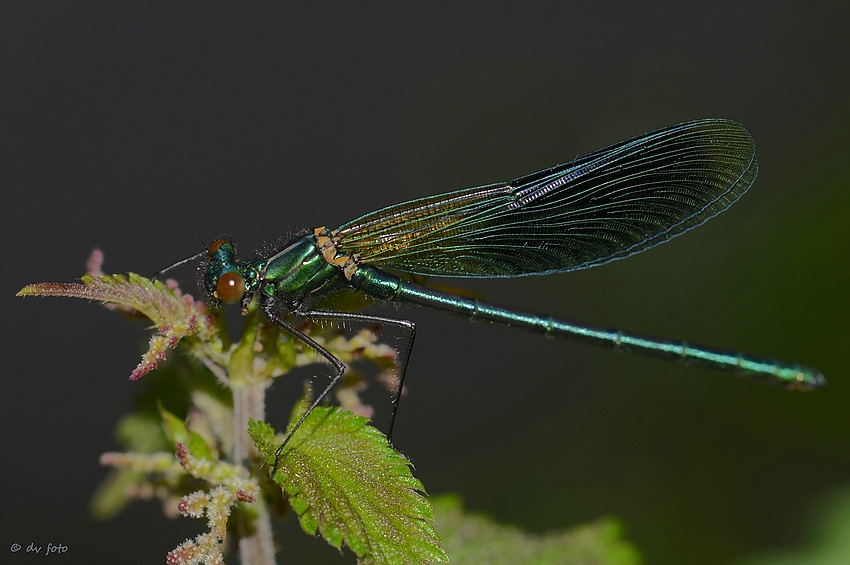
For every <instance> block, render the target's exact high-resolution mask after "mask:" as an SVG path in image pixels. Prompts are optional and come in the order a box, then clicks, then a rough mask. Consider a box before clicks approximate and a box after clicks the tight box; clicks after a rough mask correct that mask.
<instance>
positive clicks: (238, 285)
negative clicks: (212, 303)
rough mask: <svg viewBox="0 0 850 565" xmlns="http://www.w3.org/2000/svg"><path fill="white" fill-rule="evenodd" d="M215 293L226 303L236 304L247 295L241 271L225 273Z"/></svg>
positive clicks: (219, 280) (219, 279)
mask: <svg viewBox="0 0 850 565" xmlns="http://www.w3.org/2000/svg"><path fill="white" fill-rule="evenodd" d="M210 247H212V246H210ZM215 293H216V295H217V296H218V299H219V300H221V301H222V302H224V303H225V304H236V303H237V302H239V301H240V300H242V297H243V296H245V281H244V280H243V279H242V277H241V276H240V275H239V273H234V272H233V271H230V272H227V273H224V274H223V275H221V276H220V277H219V278H218V283H217V284H216V285H215Z"/></svg>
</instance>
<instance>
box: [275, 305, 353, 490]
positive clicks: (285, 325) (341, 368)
mask: <svg viewBox="0 0 850 565" xmlns="http://www.w3.org/2000/svg"><path fill="white" fill-rule="evenodd" d="M273 305H274V303H273V302H272V301H268V302H267V303H266V304H263V305H262V309H263V312H264V313H265V315H266V316H267V317H268V319H269V320H271V321H272V323H274V324H275V325H276V326H277V327H279V328H280V329H282V330H284V331H287V332H289V333H290V334H292V335H293V336H295V337H297V338H298V339H300V340H301V341H303V342H304V343H306V344H307V345H309V346H310V347H312V348H313V349H315V350H316V351H317V352H318V353H319V354H320V355H321V356H322V357H324V358H325V359H327V360H328V361H329V362H330V363H331V365H333V366H334V369H336V375H335V376H334V377H333V378H332V379H331V382H330V383H328V385H327V386H326V387H325V388H324V390H322V392H321V393H320V394H319V395H318V396H317V397H316V398H315V399H314V400H313V403H312V404H311V405H310V407H309V408H308V409H307V410H306V411H305V412H304V414H302V415H301V418H300V419H299V420H298V422H296V424H295V426H294V427H293V428H292V429H291V430H290V431H289V433H288V434H286V437H285V438H284V439H283V443H281V444H280V447H278V448H277V451H275V454H274V467H272V472H271V477H272V480H274V474H275V472H276V471H277V467H278V463H279V462H280V455H281V453H283V448H284V447H285V446H286V444H287V443H289V440H291V439H292V436H293V435H295V432H296V431H298V428H300V427H301V424H303V423H304V420H306V419H307V416H309V415H310V413H311V412H312V411H313V410H315V409H316V406H318V405H319V403H320V402H321V401H322V400H323V399H324V398H325V396H327V394H328V392H330V390H331V389H332V388H333V387H334V385H336V383H337V382H339V379H341V378H342V374H343V373H344V372H345V364H344V363H343V362H342V361H340V360H339V359H337V358H336V357H334V355H333V354H332V353H331V352H330V351H328V350H327V349H325V348H324V347H322V346H321V345H319V344H318V343H316V341H315V340H314V339H313V338H311V337H310V336H308V335H307V334H305V333H304V332H302V331H301V330H299V329H298V328H296V327H295V326H293V325H292V324H290V323H289V322H287V321H286V320H284V319H283V318H282V317H281V316H280V315H279V314H277V313H276V312H274V311H272V307H273Z"/></svg>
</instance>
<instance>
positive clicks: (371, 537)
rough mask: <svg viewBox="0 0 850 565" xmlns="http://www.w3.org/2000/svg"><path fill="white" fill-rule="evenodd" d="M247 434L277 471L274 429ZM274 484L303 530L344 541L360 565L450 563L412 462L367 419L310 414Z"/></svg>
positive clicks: (319, 411) (260, 427)
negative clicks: (289, 505) (414, 475)
mask: <svg viewBox="0 0 850 565" xmlns="http://www.w3.org/2000/svg"><path fill="white" fill-rule="evenodd" d="M299 413H300V412H299V411H297V410H296V411H295V413H294V416H295V417H297V416H298V415H299ZM294 421H295V420H293V422H294ZM291 425H292V424H290V426H291ZM248 433H249V434H250V435H251V437H252V438H253V440H254V443H255V444H256V446H257V448H258V449H259V451H260V453H261V455H262V457H263V459H264V460H265V462H266V463H267V464H268V465H269V466H272V465H274V454H275V450H276V449H277V447H278V445H279V443H280V442H279V440H278V439H276V438H275V436H274V430H272V428H271V427H270V426H269V425H268V424H265V423H263V422H255V421H253V420H252V421H251V423H250V425H249V428H248ZM274 479H275V481H276V482H277V483H278V484H280V485H281V487H282V488H283V490H284V492H285V493H286V494H287V495H289V498H290V504H291V505H292V508H293V510H295V512H296V513H297V514H298V517H299V520H300V521H301V527H302V528H303V529H304V531H305V532H307V533H308V534H311V535H315V533H316V531H317V530H318V532H319V533H320V534H321V535H322V537H323V538H325V540H326V541H327V542H328V543H329V544H331V545H332V546H334V547H336V548H340V547H341V546H342V544H343V543H345V545H347V546H348V547H349V548H351V550H352V551H353V552H354V553H355V554H356V555H357V556H358V557H359V562H360V563H361V564H363V565H366V564H370V565H371V564H376V565H377V564H383V563H386V564H392V565H400V564H405V563H411V564H414V563H415V564H420V563H442V562H446V561H447V560H448V558H447V557H446V554H445V552H444V551H443V548H442V545H441V543H440V540H439V537H438V536H437V532H436V531H435V530H434V527H433V526H432V521H433V518H434V516H433V513H432V510H431V505H430V504H429V503H428V501H427V500H426V499H425V498H424V497H423V496H422V494H420V493H421V492H422V491H424V488H423V486H422V483H420V482H419V481H418V480H417V479H416V478H414V477H413V475H412V473H411V472H410V462H409V461H408V460H407V459H405V458H404V457H403V456H402V455H400V454H399V453H398V452H396V451H395V450H393V449H392V447H390V445H389V442H388V441H387V439H386V437H385V436H384V435H383V434H381V432H380V431H378V430H377V429H375V428H373V427H372V426H368V425H367V419H366V418H364V417H362V416H356V415H354V414H352V413H350V412H341V411H340V410H339V409H338V408H335V407H334V408H323V407H319V408H316V409H315V410H313V412H312V413H311V414H310V416H309V417H308V418H307V419H306V420H305V421H304V424H302V426H301V428H299V430H298V432H297V433H296V434H295V436H294V437H293V438H292V440H291V441H290V442H289V443H288V444H287V446H286V448H285V449H284V451H283V454H282V456H281V460H280V464H279V465H278V469H277V472H276V473H275V476H274Z"/></svg>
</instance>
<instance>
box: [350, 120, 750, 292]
mask: <svg viewBox="0 0 850 565" xmlns="http://www.w3.org/2000/svg"><path fill="white" fill-rule="evenodd" d="M757 172H758V165H757V163H756V155H755V143H754V142H753V138H752V136H751V135H750V133H749V132H748V131H747V130H746V128H744V126H743V125H741V124H739V123H737V122H734V121H731V120H724V119H706V120H697V121H692V122H685V123H681V124H678V125H674V126H670V127H666V128H662V129H659V130H656V131H653V132H650V133H646V134H644V135H641V136H638V137H635V138H632V139H629V140H626V141H621V142H620V143H617V144H614V145H611V146H609V147H606V148H605V149H601V150H599V151H595V152H593V153H590V154H588V155H585V156H584V157H580V158H578V159H576V160H574V161H571V162H569V163H564V164H562V165H558V166H556V167H552V168H551V169H545V170H542V171H539V172H536V173H532V174H530V175H526V176H524V177H520V178H518V179H516V180H513V181H511V182H508V183H497V184H491V185H486V186H479V187H474V188H467V189H464V190H458V191H455V192H449V193H446V194H440V195H437V196H430V197H426V198H420V199H417V200H411V201H409V202H403V203H401V204H396V205H394V206H389V207H387V208H383V209H381V210H378V211H375V212H372V213H370V214H366V215H365V216H361V217H360V218H357V219H356V220H353V221H351V222H349V223H347V224H345V225H343V226H341V227H340V228H339V229H338V230H337V231H336V232H335V234H336V241H337V244H338V246H339V249H340V250H341V251H343V252H345V253H348V254H352V253H354V254H357V255H358V256H359V260H360V262H361V263H366V264H370V265H375V266H377V267H386V268H391V269H397V270H401V271H406V272H409V273H417V274H422V275H434V276H451V277H514V276H520V275H530V274H545V273H551V272H555V271H569V270H575V269H584V268H587V267H593V266H595V265H600V264H602V263H606V262H608V261H613V260H615V259H622V258H624V257H628V256H630V255H634V254H635V253H639V252H641V251H643V250H645V249H648V248H650V247H652V246H654V245H658V244H659V243H663V242H665V241H667V240H669V239H671V238H673V237H675V236H677V235H679V234H681V233H683V232H685V231H687V230H688V229H690V228H692V227H695V226H697V225H699V224H701V223H703V222H704V221H706V220H708V219H709V218H711V217H712V216H714V215H716V214H718V213H720V212H722V211H723V210H725V209H726V208H728V207H729V206H730V205H731V204H732V203H733V202H734V201H735V200H737V199H738V198H739V197H740V196H741V195H742V194H743V193H744V192H746V190H747V189H748V188H749V187H750V185H751V184H752V183H753V180H755V177H756V174H757Z"/></svg>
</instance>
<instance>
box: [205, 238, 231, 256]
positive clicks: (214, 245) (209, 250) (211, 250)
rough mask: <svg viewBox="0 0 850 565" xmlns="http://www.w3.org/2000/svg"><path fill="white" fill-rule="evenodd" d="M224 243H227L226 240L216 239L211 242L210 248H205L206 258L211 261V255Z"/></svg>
mask: <svg viewBox="0 0 850 565" xmlns="http://www.w3.org/2000/svg"><path fill="white" fill-rule="evenodd" d="M225 243H227V240H226V239H217V240H215V241H213V242H212V243H211V244H210V246H209V247H208V248H207V257H209V258H210V259H212V256H213V253H215V250H216V249H218V248H219V247H221V246H222V245H224V244H225Z"/></svg>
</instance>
